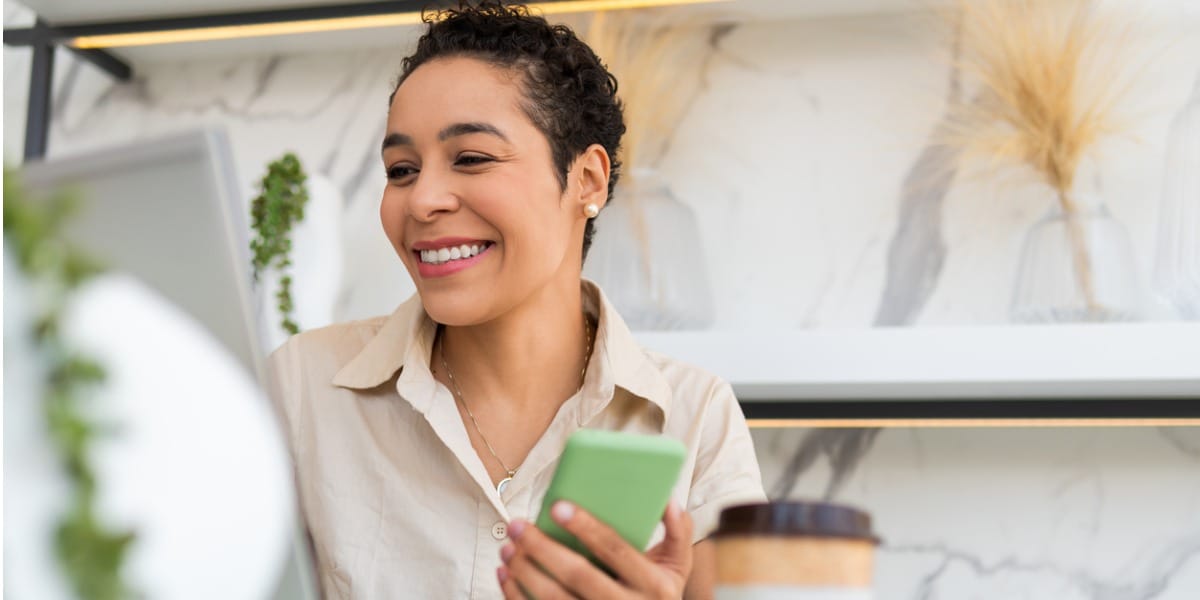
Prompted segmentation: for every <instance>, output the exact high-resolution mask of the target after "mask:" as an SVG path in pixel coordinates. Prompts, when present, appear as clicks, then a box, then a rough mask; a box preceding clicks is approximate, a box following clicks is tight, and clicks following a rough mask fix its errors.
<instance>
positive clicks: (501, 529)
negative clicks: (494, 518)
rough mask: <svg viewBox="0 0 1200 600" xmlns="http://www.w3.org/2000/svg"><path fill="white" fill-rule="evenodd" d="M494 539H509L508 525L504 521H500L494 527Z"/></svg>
mask: <svg viewBox="0 0 1200 600" xmlns="http://www.w3.org/2000/svg"><path fill="white" fill-rule="evenodd" d="M492 537H494V538H496V539H497V540H502V539H504V538H506V537H508V524H507V523H505V522H504V521H499V522H497V523H496V524H495V525H492Z"/></svg>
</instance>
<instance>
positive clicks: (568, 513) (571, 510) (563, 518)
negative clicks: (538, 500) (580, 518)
mask: <svg viewBox="0 0 1200 600" xmlns="http://www.w3.org/2000/svg"><path fill="white" fill-rule="evenodd" d="M550 515H551V516H553V517H554V520H555V521H558V522H559V523H560V524H562V525H566V523H567V521H570V520H571V517H573V516H575V505H574V504H571V503H570V502H567V501H566V500H559V501H558V502H555V503H554V506H553V507H551V508H550Z"/></svg>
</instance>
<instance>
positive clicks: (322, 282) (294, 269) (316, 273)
mask: <svg viewBox="0 0 1200 600" xmlns="http://www.w3.org/2000/svg"><path fill="white" fill-rule="evenodd" d="M305 185H306V186H307V187H308V204H307V205H305V207H304V219H303V220H302V221H300V222H299V223H297V224H296V225H295V227H294V228H293V229H292V257H291V258H292V266H291V268H290V270H289V273H290V274H291V277H292V301H293V304H294V305H295V315H294V320H295V321H296V324H297V325H298V326H299V327H300V330H301V331H304V330H307V329H316V328H318V327H324V326H326V325H330V324H332V323H333V321H334V308H335V307H336V305H337V299H338V294H339V293H340V291H341V288H342V195H341V192H339V191H338V188H337V186H336V185H334V184H333V182H332V181H330V180H329V178H328V177H325V176H323V175H311V174H310V175H309V177H308V181H307V182H306V184H305ZM278 292H279V274H278V273H277V272H275V271H268V272H266V273H263V274H262V275H261V276H260V279H259V285H258V286H257V289H256V290H255V293H256V295H257V302H258V306H259V319H260V322H261V323H262V324H263V327H264V328H265V329H266V331H265V332H264V336H265V339H264V340H263V344H262V346H263V351H264V352H267V353H270V352H271V351H272V350H274V349H275V348H278V347H279V346H280V345H281V344H283V342H285V341H287V338H288V336H289V335H290V334H289V333H288V332H287V331H285V330H284V329H283V326H282V325H281V323H282V321H283V315H281V314H280V313H279V302H278V300H276V299H275V295H276V294H277V293H278Z"/></svg>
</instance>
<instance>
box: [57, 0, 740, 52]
mask: <svg viewBox="0 0 1200 600" xmlns="http://www.w3.org/2000/svg"><path fill="white" fill-rule="evenodd" d="M728 1H729V0H565V1H563V2H534V3H531V4H529V5H528V6H529V8H530V9H531V10H533V11H536V12H540V13H542V14H545V15H553V14H562V13H573V12H586V11H605V10H619V9H629V8H650V7H656V6H679V5H684V4H712V3H716V2H728ZM419 23H421V13H419V12H405V13H396V14H394V15H372V16H366V17H340V18H334V19H314V20H311V21H290V22H286V23H262V24H257V25H230V26H225V27H203V28H198V29H179V30H172V31H147V32H142V33H118V34H112V35H89V36H82V37H77V38H75V39H73V40H71V42H70V45H71V46H73V47H75V48H81V49H89V48H124V47H129V46H150V45H154V44H177V43H180V42H208V41H214V40H229V39H235V38H247V37H266V36H272V35H290V34H295V33H316V32H321V31H342V30H347V29H368V28H374V27H396V26H401V25H416V24H419Z"/></svg>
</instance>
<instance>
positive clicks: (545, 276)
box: [380, 58, 592, 325]
mask: <svg viewBox="0 0 1200 600" xmlns="http://www.w3.org/2000/svg"><path fill="white" fill-rule="evenodd" d="M519 81H520V80H519V76H518V75H516V74H514V73H511V72H509V71H506V70H504V69H500V68H497V67H494V66H492V65H489V64H487V63H484V62H481V61H479V60H475V59H471V58H450V59H437V60H434V61H430V62H428V63H426V64H424V65H422V66H420V67H418V68H417V69H416V70H415V71H413V72H412V73H411V74H410V75H409V77H408V78H407V79H406V80H405V81H404V83H403V84H402V85H401V86H400V88H399V89H398V90H397V91H396V94H395V98H394V99H393V102H392V106H391V109H390V111H389V112H388V125H387V133H386V137H385V141H384V146H383V153H382V155H383V165H384V168H385V169H386V170H387V176H388V184H387V188H386V189H385V191H384V193H383V201H382V204H381V207H380V217H381V219H382V221H383V228H384V231H385V232H386V234H387V236H388V239H389V240H390V241H391V243H392V246H393V247H394V248H395V249H396V252H397V254H399V256H400V259H401V260H402V261H403V262H404V266H405V267H406V268H407V269H408V272H409V274H410V275H411V276H412V279H413V281H414V282H415V283H416V286H417V290H418V292H419V293H420V295H421V301H422V303H423V304H424V306H425V310H426V311H427V312H428V313H429V315H430V316H431V317H432V318H433V319H434V320H435V321H437V322H439V323H444V324H447V325H472V324H477V323H482V322H486V321H489V320H491V319H494V318H497V317H499V316H501V315H503V314H504V313H506V312H507V311H510V310H513V309H514V308H515V307H517V306H519V305H521V304H522V303H523V302H526V301H528V300H529V299H530V298H531V297H535V296H536V293H537V292H538V291H539V290H541V289H543V288H545V287H546V286H548V285H550V284H551V283H552V282H555V281H556V280H558V281H561V278H566V277H573V278H574V282H575V284H576V285H577V284H578V280H579V273H580V268H581V256H580V255H581V244H582V239H583V227H584V224H585V220H584V218H583V216H582V206H583V203H584V202H585V200H584V199H583V198H582V195H583V193H584V184H583V183H582V182H581V180H580V173H579V171H580V169H579V168H578V166H579V165H578V163H579V162H580V161H577V165H576V166H573V167H572V169H571V172H570V173H568V177H567V181H568V184H567V188H566V190H565V191H564V190H563V189H562V188H561V187H560V185H559V180H558V177H557V176H556V175H555V171H554V165H553V160H552V157H551V150H550V144H549V142H548V141H547V139H546V138H545V136H544V135H543V134H542V133H541V131H539V130H538V129H537V128H536V127H535V126H534V125H533V122H532V121H530V120H529V118H528V117H527V116H526V115H525V113H524V112H523V111H522V110H521V108H520V102H521V101H522V99H523V98H522V95H521V89H520V87H519V85H520V83H519ZM586 201H592V200H590V199H589V200H586Z"/></svg>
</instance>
